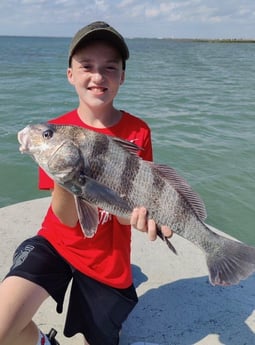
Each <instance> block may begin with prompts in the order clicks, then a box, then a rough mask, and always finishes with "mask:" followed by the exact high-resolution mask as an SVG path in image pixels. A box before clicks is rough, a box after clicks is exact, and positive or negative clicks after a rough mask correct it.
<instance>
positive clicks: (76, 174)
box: [18, 123, 255, 286]
mask: <svg viewBox="0 0 255 345" xmlns="http://www.w3.org/2000/svg"><path fill="white" fill-rule="evenodd" d="M18 141H19V143H20V148H19V149H20V152H21V153H25V154H28V155H30V156H31V157H32V158H33V159H34V160H35V161H36V163H37V164H38V165H39V166H40V167H41V168H42V169H43V170H44V171H45V172H46V173H47V174H48V175H49V176H50V177H51V178H52V179H53V180H54V181H56V183H58V184H59V185H61V186H62V187H63V188H65V189H66V190H68V191H70V192H71V193H72V194H73V195H74V197H75V202H76V207H77V212H78V216H79V221H80V224H81V227H82V229H83V231H84V236H86V237H89V238H90V237H93V236H94V235H95V233H96V231H97V227H98V208H100V209H103V210H105V211H107V212H109V213H110V214H113V215H116V216H119V217H123V218H129V217H130V215H131V213H132V210H133V209H134V208H135V207H139V206H144V207H145V208H146V209H147V212H148V215H147V216H148V218H150V219H153V220H154V221H155V223H156V225H157V229H158V235H159V236H160V237H161V238H162V239H164V236H163V234H162V233H161V231H160V227H161V226H162V225H166V226H168V227H169V228H171V229H172V231H173V232H174V233H176V234H177V235H179V236H181V237H183V238H185V239H186V240H188V241H190V242H192V243H193V244H194V245H195V246H197V247H198V248H200V249H201V250H202V251H203V253H204V255H205V260H206V263H207V267H208V274H209V281H210V283H211V284H212V285H221V286H228V285H235V284H238V283H239V282H240V281H241V280H243V279H246V278H247V277H248V276H250V275H251V274H253V273H254V272H255V247H253V246H250V245H247V244H245V243H242V242H240V241H238V240H235V239H230V238H229V237H227V236H224V235H222V234H218V233H216V232H214V231H212V229H210V228H209V226H208V225H207V224H206V223H205V219H206V216H207V214H206V208H205V204H204V202H203V201H202V199H201V197H200V196H199V195H198V194H197V193H196V192H195V191H194V190H193V189H192V188H191V187H190V185H189V184H188V182H187V181H186V180H185V179H184V178H183V177H182V176H181V175H180V174H179V173H178V172H177V171H176V170H175V169H174V168H172V167H170V166H168V165H165V164H156V163H155V162H149V161H145V160H143V159H141V158H140V157H139V156H138V155H137V152H138V151H139V150H141V149H142V148H140V147H138V146H137V145H135V144H134V143H132V142H128V141H126V140H123V139H120V138H117V137H113V136H108V135H105V134H102V133H98V132H96V131H93V130H90V129H85V128H82V127H78V126H71V125H57V124H52V123H39V124H30V125H28V126H26V127H25V128H24V129H22V130H20V131H19V132H18ZM167 244H168V245H169V247H171V244H169V243H167Z"/></svg>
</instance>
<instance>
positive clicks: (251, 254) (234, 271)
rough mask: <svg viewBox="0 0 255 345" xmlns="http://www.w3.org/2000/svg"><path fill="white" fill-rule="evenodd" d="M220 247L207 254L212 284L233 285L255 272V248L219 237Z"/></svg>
mask: <svg viewBox="0 0 255 345" xmlns="http://www.w3.org/2000/svg"><path fill="white" fill-rule="evenodd" d="M221 245H222V246H221V248H220V249H219V250H217V251H216V252H215V253H210V254H208V256H207V266H208V269H209V277H210V282H211V284H212V285H223V286H227V285H234V284H238V283H239V282H240V280H243V279H246V278H247V277H248V276H250V275H251V274H252V273H254V272H255V248H254V247H251V246H248V245H245V244H243V243H240V242H237V241H234V240H231V239H228V238H224V237H221Z"/></svg>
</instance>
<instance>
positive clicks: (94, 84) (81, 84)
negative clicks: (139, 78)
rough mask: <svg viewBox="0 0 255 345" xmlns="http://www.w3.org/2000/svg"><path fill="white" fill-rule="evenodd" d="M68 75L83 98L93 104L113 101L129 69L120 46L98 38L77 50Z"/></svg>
mask: <svg viewBox="0 0 255 345" xmlns="http://www.w3.org/2000/svg"><path fill="white" fill-rule="evenodd" d="M67 77H68V80H69V82H70V83H71V84H72V85H73V86H74V87H75V89H76V92H77V94H78V96H79V99H80V102H81V103H84V104H86V105H88V106H89V107H90V108H91V107H92V108H93V107H98V106H102V105H104V104H109V103H112V102H113V99H114V97H115V96H116V95H117V93H118V90H119V87H120V85H121V84H122V83H123V82H124V78H125V72H124V70H123V64H122V59H121V56H120V54H119V52H118V50H117V49H115V48H114V47H112V46H110V45H108V44H107V43H104V42H101V41H98V42H94V43H91V44H89V45H87V46H85V47H84V48H81V49H79V50H78V51H77V52H75V54H74V55H73V57H72V65H71V67H69V68H68V70H67Z"/></svg>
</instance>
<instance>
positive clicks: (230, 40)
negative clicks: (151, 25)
mask: <svg viewBox="0 0 255 345" xmlns="http://www.w3.org/2000/svg"><path fill="white" fill-rule="evenodd" d="M0 37H5V38H11V37H15V38H17V37H18V38H44V39H56V38H57V39H59V38H60V39H70V37H61V36H23V35H0ZM126 39H128V40H162V41H163V40H166V41H174V42H202V43H204V42H207V43H255V38H250V39H248V38H173V37H126Z"/></svg>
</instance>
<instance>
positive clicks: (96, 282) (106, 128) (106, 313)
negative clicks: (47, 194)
mask: <svg viewBox="0 0 255 345" xmlns="http://www.w3.org/2000/svg"><path fill="white" fill-rule="evenodd" d="M128 57H129V50H128V47H127V45H126V43H125V41H124V39H123V37H122V36H121V35H120V34H119V33H118V32H117V31H116V30H115V29H114V28H112V27H110V26H109V25H108V24H106V23H104V22H95V23H92V24H90V25H88V26H86V27H84V28H82V29H81V30H80V31H78V32H77V33H76V35H75V36H74V38H73V40H72V42H71V46H70V50H69V56H68V59H69V67H68V69H67V78H68V80H69V82H70V83H71V84H72V85H73V86H74V87H75V89H76V92H77V95H78V98H79V105H78V108H77V109H75V110H73V111H71V112H69V113H67V114H64V115H62V116H60V117H58V118H56V119H53V120H51V121H50V122H52V123H58V124H70V125H78V126H82V127H85V128H90V129H92V130H95V131H98V132H101V133H105V134H107V135H114V136H116V137H120V138H123V139H125V140H130V141H134V142H135V143H136V144H137V145H138V146H139V147H142V148H143V150H142V151H140V153H139V154H140V156H141V157H142V158H143V159H146V160H152V146H151V137H150V129H149V128H148V126H147V125H146V124H145V123H144V122H143V121H142V120H140V119H138V118H136V117H134V116H133V115H131V114H128V113H127V112H125V111H120V110H118V109H116V108H115V107H114V105H113V101H114V97H115V96H116V94H117V92H118V90H119V87H120V85H122V84H123V82H124V79H125V65H126V60H127V59H128ZM39 187H40V188H41V189H52V190H53V192H52V201H51V205H50V207H49V209H48V212H47V214H46V216H45V218H44V221H43V224H42V227H41V229H40V230H39V231H38V234H37V236H35V237H33V238H31V239H28V240H26V241H24V242H23V243H22V244H21V245H20V246H19V247H18V249H17V250H16V252H15V255H14V261H13V266H12V267H11V269H10V272H9V273H8V274H7V276H6V278H5V280H4V281H3V282H2V284H1V285H0V344H1V345H42V344H44V345H49V344H52V345H57V344H58V342H57V341H56V339H55V334H54V332H53V333H50V334H49V335H48V336H45V335H44V334H43V333H42V332H40V331H39V330H38V328H37V326H36V325H35V324H34V323H33V321H32V317H33V315H34V314H35V312H36V311H37V310H38V308H39V307H40V305H41V304H42V303H43V301H44V300H45V299H46V298H47V297H48V296H49V295H51V296H52V298H53V299H54V300H55V301H56V303H57V311H58V312H62V305H63V300H64V295H65V292H66V289H67V286H68V284H69V282H70V281H71V280H72V287H71V292H70V301H69V306H68V312H67V317H66V324H65V328H64V334H65V335H66V336H68V337H71V336H73V335H74V334H76V333H82V334H83V335H84V337H85V339H86V341H88V343H89V344H90V345H117V344H118V342H119V332H120V330H121V326H122V323H123V321H124V320H125V319H126V318H127V316H128V314H129V313H130V312H131V310H132V309H133V307H134V306H135V304H136V303H137V295H136V292H135V289H134V286H133V284H132V274H131V265H130V240H131V231H130V225H132V226H134V227H135V228H137V229H138V230H141V231H146V232H148V235H149V238H150V239H151V240H155V239H156V227H155V223H154V221H153V220H148V221H147V217H146V209H144V208H143V207H141V208H137V209H135V210H134V211H133V213H132V215H131V218H130V219H121V218H117V217H115V216H113V215H110V214H108V213H106V212H105V211H104V210H99V211H98V216H99V220H100V224H99V228H98V231H97V233H96V235H95V236H94V237H93V238H85V237H84V235H83V234H82V231H81V228H80V224H79V222H78V216H77V212H76V206H75V202H74V198H73V196H72V194H70V193H69V192H67V191H66V190H64V189H63V188H61V187H60V186H59V185H57V184H56V183H54V182H53V181H52V180H51V179H50V178H49V177H48V176H47V175H46V174H45V173H44V172H43V171H42V170H39ZM162 231H163V233H164V235H165V236H170V235H171V230H170V229H168V228H166V227H163V228H162ZM21 255H22V258H23V259H22V260H20V258H21ZM86 341H85V344H87V342H86Z"/></svg>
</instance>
